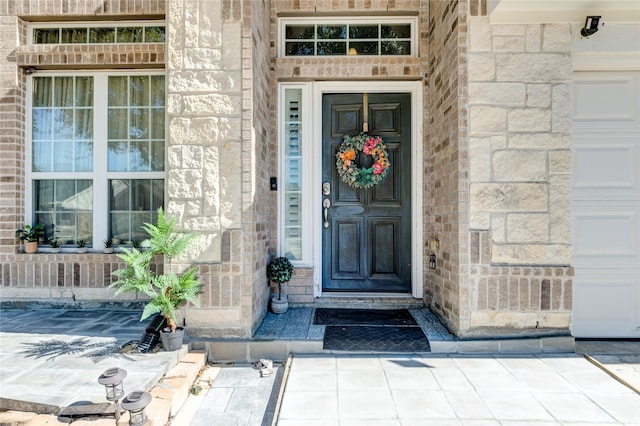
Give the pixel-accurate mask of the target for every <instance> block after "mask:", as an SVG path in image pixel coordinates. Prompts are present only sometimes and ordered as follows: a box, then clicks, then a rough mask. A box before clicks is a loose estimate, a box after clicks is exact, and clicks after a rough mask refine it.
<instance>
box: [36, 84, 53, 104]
mask: <svg viewBox="0 0 640 426" xmlns="http://www.w3.org/2000/svg"><path fill="white" fill-rule="evenodd" d="M52 84H53V77H33V107H34V108H36V107H50V106H52V105H53V101H52V99H53V90H51V85H52Z"/></svg>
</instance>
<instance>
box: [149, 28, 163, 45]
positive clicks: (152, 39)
mask: <svg viewBox="0 0 640 426" xmlns="http://www.w3.org/2000/svg"><path fill="white" fill-rule="evenodd" d="M164 33H165V31H164V27H146V28H145V29H144V41H145V42H146V43H164V41H165V34H164Z"/></svg>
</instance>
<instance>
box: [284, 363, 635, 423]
mask: <svg viewBox="0 0 640 426" xmlns="http://www.w3.org/2000/svg"><path fill="white" fill-rule="evenodd" d="M427 424H437V425H479V424H482V425H503V424H509V425H524V424H541V425H542V424H544V425H563V424H581V425H585V424H598V425H619V424H626V425H640V395H639V394H637V393H635V392H634V391H633V390H631V389H629V388H628V387H626V386H624V385H622V384H621V383H619V382H618V381H616V380H615V379H613V378H612V377H611V376H609V375H608V374H607V373H605V372H603V371H602V370H601V369H599V368H597V367H595V366H594V365H593V364H591V363H590V362H589V361H587V360H586V359H585V358H584V357H582V356H579V355H556V356H549V355H522V356H515V355H514V356H506V355H501V356H481V355H479V356H464V355H422V356H412V355H328V356H295V357H294V358H293V363H292V367H291V372H290V375H289V377H288V380H287V384H286V390H285V392H284V398H283V400H282V406H281V410H280V413H279V420H278V425H279V426H292V425H295V426H300V425H324V426H329V425H333V426H338V425H340V426H345V425H349V426H351V425H394V426H396V425H403V426H404V425H427Z"/></svg>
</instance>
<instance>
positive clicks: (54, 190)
mask: <svg viewBox="0 0 640 426" xmlns="http://www.w3.org/2000/svg"><path fill="white" fill-rule="evenodd" d="M34 206H35V208H36V211H35V217H36V220H37V221H38V222H40V223H44V224H47V225H48V224H51V226H47V227H46V232H47V239H49V240H51V239H59V240H62V241H63V242H65V243H72V242H73V241H76V240H79V239H82V240H85V241H87V242H91V237H92V229H93V213H92V212H93V183H92V182H91V181H90V180H37V181H34Z"/></svg>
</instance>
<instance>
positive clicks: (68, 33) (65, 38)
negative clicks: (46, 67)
mask: <svg viewBox="0 0 640 426" xmlns="http://www.w3.org/2000/svg"><path fill="white" fill-rule="evenodd" d="M61 31H62V39H61V42H62V43H86V42H87V29H86V28H62V29H61Z"/></svg>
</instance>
